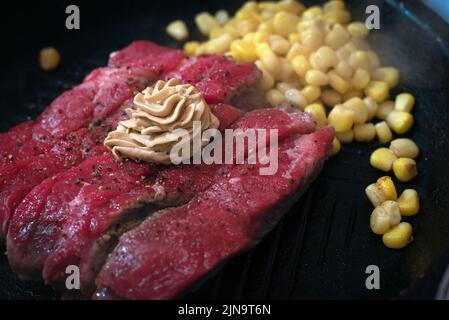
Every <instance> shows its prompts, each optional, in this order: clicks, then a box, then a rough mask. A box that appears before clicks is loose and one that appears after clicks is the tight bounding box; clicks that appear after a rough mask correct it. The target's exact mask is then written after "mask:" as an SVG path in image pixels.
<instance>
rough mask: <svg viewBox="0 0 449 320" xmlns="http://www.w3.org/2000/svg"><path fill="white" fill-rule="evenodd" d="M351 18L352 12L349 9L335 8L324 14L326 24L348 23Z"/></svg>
mask: <svg viewBox="0 0 449 320" xmlns="http://www.w3.org/2000/svg"><path fill="white" fill-rule="evenodd" d="M350 20H351V14H350V13H349V11H347V10H333V11H329V12H326V13H325V14H324V21H325V23H326V24H329V25H333V24H337V23H340V24H347V23H348V22H349V21H350Z"/></svg>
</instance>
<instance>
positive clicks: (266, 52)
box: [256, 43, 281, 74]
mask: <svg viewBox="0 0 449 320" xmlns="http://www.w3.org/2000/svg"><path fill="white" fill-rule="evenodd" d="M256 53H257V55H258V56H259V58H260V60H261V61H262V62H263V64H264V65H265V67H266V68H267V69H268V70H269V71H270V72H272V73H273V74H276V73H277V72H278V71H279V69H280V68H281V62H280V60H279V58H278V57H277V56H276V54H275V53H274V52H273V50H271V48H270V46H269V45H268V43H261V44H259V45H257V47H256Z"/></svg>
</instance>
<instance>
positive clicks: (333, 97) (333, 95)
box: [321, 89, 341, 107]
mask: <svg viewBox="0 0 449 320" xmlns="http://www.w3.org/2000/svg"><path fill="white" fill-rule="evenodd" d="M321 100H323V102H324V103H325V104H326V105H327V106H331V107H334V106H336V105H337V104H340V103H341V95H340V94H339V93H338V92H336V91H334V90H331V89H328V90H325V91H323V92H322V94H321Z"/></svg>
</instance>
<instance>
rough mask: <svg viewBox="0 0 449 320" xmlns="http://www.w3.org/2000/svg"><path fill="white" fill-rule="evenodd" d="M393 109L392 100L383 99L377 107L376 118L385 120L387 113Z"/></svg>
mask: <svg viewBox="0 0 449 320" xmlns="http://www.w3.org/2000/svg"><path fill="white" fill-rule="evenodd" d="M393 109H394V102H393V101H385V102H383V103H381V104H380V105H379V108H378V109H377V113H376V118H377V119H379V120H386V119H387V117H388V115H389V114H390V112H391V111H393Z"/></svg>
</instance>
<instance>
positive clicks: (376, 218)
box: [370, 200, 401, 235]
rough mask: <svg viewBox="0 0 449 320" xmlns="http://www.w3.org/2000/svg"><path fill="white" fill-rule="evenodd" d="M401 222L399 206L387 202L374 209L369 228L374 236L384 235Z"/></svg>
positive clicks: (392, 202)
mask: <svg viewBox="0 0 449 320" xmlns="http://www.w3.org/2000/svg"><path fill="white" fill-rule="evenodd" d="M400 222H401V212H400V210H399V205H398V204H397V203H396V202H394V201H390V200H387V201H385V202H383V203H382V204H381V205H380V206H378V207H376V208H374V210H373V212H372V213H371V218H370V227H371V230H372V231H373V232H374V233H375V234H379V235H382V234H385V233H387V232H388V231H389V230H390V229H392V228H394V227H396V226H397V225H398V224H399V223H400Z"/></svg>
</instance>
